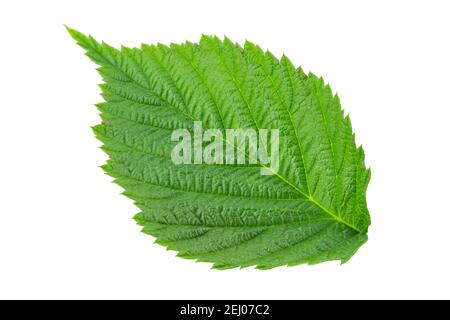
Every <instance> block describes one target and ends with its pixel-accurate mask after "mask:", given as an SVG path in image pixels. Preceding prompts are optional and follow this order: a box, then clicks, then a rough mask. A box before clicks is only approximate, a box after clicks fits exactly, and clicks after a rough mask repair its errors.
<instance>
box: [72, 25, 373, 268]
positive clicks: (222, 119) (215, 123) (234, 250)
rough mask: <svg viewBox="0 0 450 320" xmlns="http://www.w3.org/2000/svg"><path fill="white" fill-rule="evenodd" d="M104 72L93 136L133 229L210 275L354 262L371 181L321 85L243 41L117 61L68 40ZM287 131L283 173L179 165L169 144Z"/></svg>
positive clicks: (166, 49) (117, 56)
mask: <svg viewBox="0 0 450 320" xmlns="http://www.w3.org/2000/svg"><path fill="white" fill-rule="evenodd" d="M68 30H69V32H70V34H71V35H72V36H73V38H74V39H75V40H76V41H77V42H78V44H79V45H80V46H81V47H83V48H84V49H85V50H86V51H87V55H88V57H89V58H91V59H92V60H93V61H94V62H95V63H96V64H98V65H99V66H100V68H99V69H98V71H99V72H100V74H101V76H102V77H103V80H104V84H102V85H101V89H102V93H103V97H104V100H105V101H104V102H103V103H100V104H98V109H99V110H100V112H101V118H102V123H101V124H100V125H98V126H96V127H95V128H94V131H95V134H96V136H97V137H98V139H100V140H101V141H102V142H103V144H104V147H103V149H104V150H105V152H107V153H108V155H109V157H110V160H109V161H108V163H107V164H106V165H105V166H104V170H105V171H106V172H107V173H108V174H109V175H111V176H112V177H114V178H115V182H116V183H117V184H119V185H120V186H122V187H123V188H124V189H125V194H126V195H127V196H128V197H130V198H131V199H133V200H134V201H135V203H136V205H137V206H138V207H139V208H140V210H141V212H140V213H139V214H137V215H136V217H135V219H136V221H137V222H138V223H139V224H140V225H142V226H143V231H144V232H145V233H148V234H150V235H152V236H154V237H156V238H157V242H158V243H159V244H162V245H164V246H167V248H168V249H172V250H176V251H178V252H179V256H181V257H184V258H192V259H196V260H198V261H205V262H212V263H214V267H215V268H219V269H226V268H233V267H247V266H256V267H258V268H261V269H267V268H273V267H277V266H281V265H298V264H303V263H309V264H314V263H319V262H323V261H328V260H341V261H342V262H346V261H348V259H350V258H351V257H352V255H353V254H354V253H355V252H356V251H357V250H358V248H359V247H360V246H361V245H363V244H364V243H365V242H366V241H367V231H368V226H369V225H370V217H369V212H368V210H367V205H366V200H365V194H366V189H367V185H368V182H369V179H370V171H369V170H368V169H366V167H365V164H364V152H363V150H362V148H361V147H357V146H356V145H355V139H354V134H353V132H352V128H351V123H350V119H349V118H348V116H344V113H343V111H342V109H341V106H340V102H339V99H338V97H337V96H336V95H334V94H333V93H332V91H331V89H330V87H329V86H328V85H325V84H324V81H323V80H322V79H321V78H317V77H316V76H315V75H313V74H311V73H310V74H305V73H303V71H302V70H301V69H300V68H296V67H294V66H293V64H292V63H291V62H290V61H289V59H288V58H287V57H285V56H283V57H282V58H281V59H280V60H278V59H277V58H275V57H274V56H273V55H272V54H271V53H270V52H264V51H262V50H261V49H260V48H259V47H258V46H256V45H254V44H252V43H250V42H247V43H246V44H245V46H244V47H241V46H239V45H237V44H235V43H233V42H231V41H230V40H228V39H225V40H224V41H222V40H220V39H218V38H216V37H208V36H203V37H202V38H201V40H200V43H199V44H194V43H189V42H186V43H183V44H180V45H177V44H172V45H170V46H164V45H160V44H158V45H142V47H141V48H139V49H136V48H134V49H130V48H126V47H122V48H121V49H120V50H118V49H115V48H112V47H110V46H109V45H107V44H105V43H99V42H97V41H96V40H94V39H93V38H92V37H90V36H85V35H83V34H81V33H79V32H77V31H75V30H73V29H70V28H69V29H68ZM194 121H202V122H203V126H204V128H205V129H208V128H222V129H228V128H254V129H261V128H264V129H279V130H280V168H279V170H278V172H277V173H276V174H275V175H272V176H263V175H261V174H260V169H261V167H264V165H263V164H261V163H258V164H257V165H208V164H202V165H199V164H197V165H175V164H173V163H172V161H171V158H170V154H171V150H172V147H173V145H172V143H171V139H170V137H171V133H172V131H173V130H175V129H179V128H186V129H188V130H190V131H192V130H193V125H194Z"/></svg>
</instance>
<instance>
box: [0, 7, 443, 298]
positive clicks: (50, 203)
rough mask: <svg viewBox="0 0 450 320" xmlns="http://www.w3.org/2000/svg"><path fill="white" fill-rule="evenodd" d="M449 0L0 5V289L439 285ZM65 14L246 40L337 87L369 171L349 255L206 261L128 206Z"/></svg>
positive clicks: (358, 289)
mask: <svg viewBox="0 0 450 320" xmlns="http://www.w3.org/2000/svg"><path fill="white" fill-rule="evenodd" d="M449 16H450V2H449V1H430V0H427V1H412V0H408V1H392V0H391V1H381V0H377V1H361V0H355V1H343V0H341V1H318V0H314V1H298V0H296V1H281V0H273V1H262V0H257V1H242V0H239V1H232V0H226V1H212V0H205V1H185V0H180V1H167V0H164V1H148V0H147V1H132V0H127V1H112V0H108V1H92V0H90V1H81V0H77V1H18V0H16V1H1V2H0V35H1V37H0V46H1V50H0V97H1V100H0V108H1V109H0V110H1V113H0V141H1V149H0V150H1V151H0V170H1V172H0V188H1V190H0V298H60V299H66V298H87V299H90V298H125V299H128V298H137V299H141V298H148V299H150V298H152V299H175V298H184V299H197V298H209V299H215V298H222V299H229V298H234V299H240V298H246V299H301V298H306V299H314V298H325V299H328V298H344V299H345V298H356V299H363V298H450V292H449V288H450V272H449V270H450V248H449V245H450V232H449V226H450V210H449V205H448V203H449V202H448V199H449V197H450V195H449V191H450V188H449V180H450V173H449V164H450V151H449V146H450V145H449V141H448V139H449V137H450V132H449V131H450V130H449V121H450V102H449V101H450V79H449V75H450V41H449V40H450V38H449V31H450V19H449ZM63 24H67V25H69V26H72V27H73V28H76V29H78V30H80V31H82V32H85V33H91V34H93V35H94V36H95V37H96V38H98V39H102V40H105V41H107V42H109V43H110V44H112V45H115V46H118V45H120V44H125V45H127V46H138V45H139V44H140V43H141V42H147V43H155V42H162V43H170V42H181V41H184V40H191V41H197V40H198V39H199V37H200V35H201V34H202V33H204V34H216V35H218V36H222V35H224V34H226V35H227V36H228V37H230V38H231V39H233V40H235V41H238V42H241V43H242V42H243V41H244V40H245V39H249V40H251V41H254V42H256V43H258V44H260V45H261V46H262V47H263V48H269V49H270V50H271V51H272V52H274V53H275V54H276V55H277V56H280V55H281V54H282V53H283V52H285V53H286V54H287V55H288V56H289V57H290V58H291V59H292V60H293V61H294V63H295V64H297V65H302V67H303V68H304V69H305V70H307V71H309V70H311V71H313V72H314V73H316V74H318V75H321V76H323V77H324V78H325V79H326V81H328V82H330V83H331V85H332V87H333V89H334V90H335V91H337V92H339V94H340V96H341V100H342V104H343V107H344V108H345V109H346V111H347V112H349V113H350V115H351V119H352V123H353V127H354V130H355V132H356V133H357V140H358V142H359V143H363V146H364V149H365V151H366V154H367V164H368V165H369V166H370V167H371V168H372V173H373V174H372V176H373V178H372V181H371V183H370V185H369V190H368V203H369V209H370V211H371V214H372V219H373V224H372V227H371V229H370V233H369V236H370V240H369V242H368V243H367V244H366V245H364V246H363V247H362V248H361V249H360V250H359V251H358V253H357V254H356V255H355V256H354V257H353V259H352V260H351V261H350V262H349V263H347V264H346V265H343V266H340V265H339V263H337V262H329V263H324V264H321V265H317V266H299V267H291V268H286V267H280V268H277V269H274V270H270V271H258V270H254V269H245V270H237V269H236V270H229V271H216V270H211V269H210V265H209V264H204V263H195V262H193V261H191V260H183V259H179V258H175V253H174V252H172V251H166V250H165V249H164V248H163V247H161V246H159V245H156V244H153V239H152V238H151V237H149V236H146V235H144V234H142V233H140V232H139V231H140V228H139V227H138V226H137V225H136V224H135V222H134V221H133V220H132V216H133V215H134V214H135V213H137V209H136V208H135V207H134V206H133V204H132V202H131V201H130V200H128V199H127V198H125V197H124V196H121V195H120V192H121V191H122V190H121V189H120V188H119V187H118V186H116V185H114V184H112V183H111V180H112V179H111V178H109V177H108V176H106V175H105V174H103V172H102V170H101V169H99V168H98V166H100V165H102V164H103V163H104V161H105V159H106V156H105V155H104V154H103V153H102V152H101V150H100V149H98V147H99V146H100V143H99V142H98V141H97V140H96V139H95V138H94V136H93V134H92V132H91V130H90V128H89V127H90V126H92V125H95V124H97V123H98V122H99V117H98V115H97V111H96V109H95V108H94V107H93V104H94V103H97V102H100V101H101V97H100V95H99V92H100V90H99V88H98V87H97V86H96V84H98V83H100V82H101V79H100V77H99V75H98V74H97V72H96V71H95V65H94V64H93V63H91V62H90V61H89V60H88V59H87V58H86V57H85V56H83V50H82V49H80V48H79V47H77V46H76V45H75V43H74V41H73V40H72V39H71V38H70V37H69V35H68V34H67V32H66V30H65V29H64V27H63Z"/></svg>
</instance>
